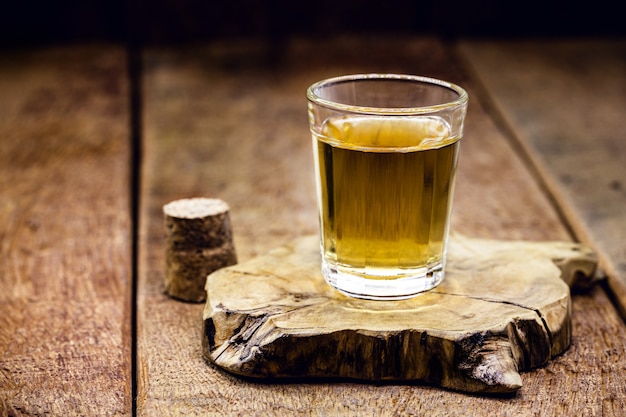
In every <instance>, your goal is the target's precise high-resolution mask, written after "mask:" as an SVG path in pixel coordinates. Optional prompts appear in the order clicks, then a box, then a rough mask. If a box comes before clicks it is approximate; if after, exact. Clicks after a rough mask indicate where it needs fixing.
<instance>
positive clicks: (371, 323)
mask: <svg viewBox="0 0 626 417" xmlns="http://www.w3.org/2000/svg"><path fill="white" fill-rule="evenodd" d="M321 262H322V261H321V255H320V250H319V237H318V236H317V235H313V236H310V237H303V238H299V239H296V240H294V241H292V242H289V243H288V244H286V245H283V246H281V247H280V248H275V249H273V250H271V251H269V252H268V253H267V254H264V255H261V256H259V257H257V258H254V259H251V260H249V261H248V262H244V263H241V264H238V265H236V266H232V267H228V268H224V269H222V270H219V271H216V272H214V273H212V274H210V275H209V276H208V278H207V283H206V291H207V294H208V301H207V303H206V306H205V309H204V314H203V319H204V327H203V337H202V345H203V350H204V357H205V358H206V359H207V360H208V361H210V362H211V363H213V364H215V365H217V366H218V367H220V368H222V369H224V370H226V371H228V372H232V373H234V374H236V375H241V376H245V377H251V378H261V379H267V380H274V379H291V381H292V382H293V381H297V380H300V381H306V380H308V379H313V378H326V379H335V380H341V379H353V380H364V381H376V382H380V381H400V382H402V381H405V382H407V381H411V382H421V383H427V384H430V385H433V386H440V387H445V388H449V389H454V390H458V391H465V392H474V393H511V392H514V391H517V390H518V389H519V388H521V387H522V380H521V377H520V374H519V372H521V371H528V370H531V369H534V368H537V367H541V366H544V365H545V364H546V363H548V361H549V360H550V359H552V358H553V357H555V356H557V355H560V354H561V353H563V352H564V351H565V350H566V349H567V348H568V347H569V345H570V341H571V300H570V288H569V286H568V283H570V284H573V283H574V281H578V280H580V281H585V284H586V285H588V282H589V281H592V280H593V278H594V272H595V270H596V264H597V259H596V256H595V254H594V253H593V252H592V251H591V250H590V249H589V248H588V247H586V246H584V245H581V244H576V243H570V242H527V241H503V240H487V239H471V238H467V237H464V236H460V235H458V234H455V235H453V236H452V238H451V239H450V244H449V251H448V262H447V264H446V277H445V279H444V280H443V282H442V283H441V284H440V285H439V286H437V287H436V288H434V289H433V290H431V291H428V292H425V293H423V294H419V295H418V296H416V297H414V298H411V299H408V300H402V301H386V302H380V301H370V300H359V299H354V298H349V297H346V296H345V295H343V294H341V293H340V292H339V291H336V290H334V289H333V288H331V287H330V286H329V285H328V284H327V283H326V282H325V281H324V278H323V276H322V272H321ZM246 287H248V288H252V289H253V290H252V291H246V290H245V288H246Z"/></svg>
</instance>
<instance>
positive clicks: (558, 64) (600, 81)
mask: <svg viewBox="0 0 626 417" xmlns="http://www.w3.org/2000/svg"><path fill="white" fill-rule="evenodd" d="M460 50H461V51H462V53H463V55H464V56H465V58H466V59H467V61H468V63H469V65H471V67H473V68H474V71H475V73H476V75H477V76H478V78H479V79H480V82H481V83H482V84H483V85H484V87H485V89H486V93H487V94H488V95H489V96H490V98H491V100H492V102H493V104H494V106H495V107H496V108H497V109H498V111H499V112H500V113H501V115H502V117H503V121H504V123H505V124H507V125H509V126H510V128H511V129H512V130H513V132H514V133H515V135H514V137H515V139H517V140H518V141H519V144H520V145H521V147H522V148H523V149H524V151H525V152H526V153H527V154H528V155H529V157H530V159H531V160H532V163H533V164H534V165H535V167H536V169H537V170H538V172H539V174H540V175H541V177H542V178H543V179H544V181H545V183H546V185H547V187H548V188H549V189H550V191H551V193H553V194H554V196H555V199H556V200H557V202H558V204H559V206H560V207H561V210H562V212H563V213H564V215H565V217H566V218H567V219H568V221H569V223H570V224H571V225H572V228H573V230H574V231H575V233H576V235H577V237H578V239H580V240H582V241H585V242H587V243H589V244H590V245H592V246H593V247H594V248H596V251H597V252H598V253H599V256H600V262H601V266H602V268H603V269H604V270H605V271H606V273H607V275H608V278H609V286H610V288H611V290H612V291H613V293H614V294H615V298H616V300H617V301H618V303H619V305H620V306H621V311H622V315H623V316H624V317H626V209H625V208H626V141H624V135H623V134H622V133H621V132H622V131H623V124H624V113H625V112H626V94H625V92H626V77H624V74H626V59H625V58H624V57H625V56H626V41H624V40H612V41H601V40H586V41H549V42H548V41H544V42H539V41H534V42H531V41H520V42H504V43H503V42H494V41H491V42H464V43H463V44H462V45H461V48H460Z"/></svg>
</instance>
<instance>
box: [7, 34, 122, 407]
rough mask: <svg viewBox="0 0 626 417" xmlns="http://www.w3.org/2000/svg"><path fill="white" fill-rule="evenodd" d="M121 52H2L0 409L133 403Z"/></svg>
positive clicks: (79, 49) (101, 49)
mask: <svg viewBox="0 0 626 417" xmlns="http://www.w3.org/2000/svg"><path fill="white" fill-rule="evenodd" d="M127 95H128V85H127V78H126V59H125V53H124V50H123V48H120V47H116V46H101V47H99V46H90V47H78V46H75V47H58V48H49V49H45V50H24V51H14V52H4V53H2V54H0V288H1V289H2V291H1V292H0V415H3V416H4V415H10V416H21V415H67V416H74V415H130V414H131V413H132V409H131V313H130V306H131V291H130V288H131V276H130V270H131V253H130V211H129V208H130V202H129V180H130V175H129V159H130V156H129V130H128V126H129V125H128V123H129V116H128V98H127Z"/></svg>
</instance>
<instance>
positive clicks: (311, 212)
mask: <svg viewBox="0 0 626 417" xmlns="http://www.w3.org/2000/svg"><path fill="white" fill-rule="evenodd" d="M144 68H145V73H144V84H143V87H144V95H143V101H144V115H143V124H144V140H145V142H144V165H143V173H142V178H143V182H142V196H141V201H142V207H141V225H140V226H141V227H140V242H139V243H140V248H139V249H140V257H139V265H138V267H139V287H138V292H139V293H138V301H137V303H138V304H137V307H138V335H137V343H138V346H137V347H138V368H139V375H138V377H139V379H138V401H137V414H138V415H139V416H150V415H180V414H182V413H187V414H191V415H290V416H306V415H363V416H367V415H380V414H382V413H383V412H384V413H386V414H388V415H410V414H415V415H420V414H426V413H428V414H429V415H435V416H436V415H442V416H443V415H445V416H467V415H468V414H476V415H516V416H536V415H539V414H541V415H543V416H561V415H594V414H595V415H600V414H601V413H602V412H603V410H605V411H607V410H619V409H620V408H621V409H624V408H626V394H625V391H624V387H623V386H622V384H619V383H616V381H620V380H624V379H625V378H626V369H625V367H624V365H623V364H624V359H625V358H624V340H626V329H625V328H624V324H623V323H622V322H621V320H620V318H619V316H618V315H617V314H616V312H615V310H614V309H613V308H612V307H611V304H610V302H609V301H608V299H607V297H606V295H605V293H604V292H603V291H602V290H601V289H599V288H595V289H594V290H592V291H591V293H590V294H589V295H576V296H575V297H573V303H572V309H573V322H572V326H573V338H572V345H571V347H570V349H568V350H567V351H566V352H565V353H564V354H563V355H561V356H559V357H557V358H556V359H555V360H554V361H552V362H550V363H549V364H548V365H547V366H546V367H545V368H542V369H541V370H537V371H532V372H528V373H523V374H522V380H523V383H524V387H523V388H522V389H521V390H520V391H519V392H518V393H517V395H516V396H515V397H513V398H483V397H475V396H467V395H465V394H461V393H455V392H449V391H445V390H441V389H438V388H430V387H424V386H416V385H411V384H384V385H369V384H358V383H350V382H341V383H322V382H320V383H304V384H272V383H268V384H259V383H254V382H250V381H246V380H243V379H239V378H236V377H233V376H231V375H228V374H225V373H224V372H221V371H219V370H217V369H212V368H211V367H207V366H206V364H205V362H204V360H203V359H202V347H201V344H200V343H199V340H200V337H201V327H202V306H199V305H193V304H188V303H180V302H176V301H174V300H170V299H168V297H167V296H166V295H165V294H164V288H163V274H164V262H165V260H164V257H163V256H164V255H163V253H164V237H163V224H162V218H161V216H162V212H161V207H162V205H163V204H165V203H167V202H168V201H171V200H174V199H177V198H184V197H193V196H205V197H218V198H221V199H223V200H225V201H226V202H228V204H229V205H230V207H231V212H230V213H231V219H232V225H233V232H234V240H235V246H236V247H237V253H238V258H239V261H240V262H245V261H246V260H249V259H251V258H253V257H254V256H256V255H258V254H261V253H264V252H266V251H267V250H269V249H270V248H273V247H277V246H280V245H282V244H284V243H286V242H288V241H290V240H292V239H294V238H296V237H298V236H302V235H308V234H312V233H313V234H314V233H316V232H317V213H316V211H317V210H316V202H315V191H314V179H313V161H312V155H311V153H312V151H311V143H310V140H311V139H310V136H309V132H308V121H307V118H306V100H305V98H304V94H305V89H306V87H307V86H308V85H309V84H310V83H312V82H314V81H317V80H319V79H321V78H324V77H328V76H332V75H338V74H347V73H354V72H369V71H390V72H406V73H414V74H423V75H430V76H435V77H439V78H444V79H448V80H450V81H453V82H457V83H459V84H460V85H463V86H464V87H466V88H467V89H468V91H469V94H470V106H469V112H468V119H467V124H466V129H465V138H464V139H463V143H462V146H461V155H460V162H459V170H458V176H457V187H456V191H455V206H454V208H453V220H452V222H453V230H456V231H458V232H461V233H463V234H464V235H467V236H470V237H489V238H498V239H527V240H537V241H541V240H568V238H569V234H568V231H567V228H566V227H564V226H563V225H562V224H561V222H560V219H559V216H558V214H557V213H556V212H555V211H554V210H553V207H552V205H551V202H550V201H549V199H548V198H546V197H545V195H544V194H543V193H542V188H541V187H540V186H539V185H537V183H536V182H535V178H534V177H533V175H532V174H531V173H529V172H528V171H527V169H526V166H525V164H524V162H523V161H522V160H521V159H520V158H519V157H518V156H517V155H516V153H515V149H514V148H513V147H512V146H511V145H510V143H509V142H508V141H507V140H506V139H505V137H504V135H503V133H502V132H501V131H500V130H499V129H498V126H497V125H496V124H495V123H494V121H493V119H491V118H490V116H489V114H488V113H487V112H486V110H485V108H484V107H483V106H482V103H481V101H480V100H479V98H478V95H477V94H475V86H474V85H473V84H472V82H471V81H470V79H469V77H467V76H466V75H465V74H464V73H463V72H462V70H461V68H460V67H459V66H458V65H457V64H456V63H455V61H454V60H453V55H451V51H450V50H449V49H448V48H447V47H446V46H445V45H443V44H441V43H439V42H438V41H437V40H435V39H429V38H409V39H407V38H379V39H371V38H362V39H359V38H337V39H329V40H327V41H319V42H315V41H307V40H298V39H296V40H293V41H291V42H289V43H286V44H284V45H282V47H281V48H272V47H270V46H268V45H265V44H263V43H260V44H259V43H255V42H245V41H241V42H226V41H221V42H215V43H210V44H201V45H195V46H193V47H181V46H179V47H177V48H161V49H151V50H148V51H147V52H146V53H145V56H144ZM249 290H250V291H253V288H250V289H249Z"/></svg>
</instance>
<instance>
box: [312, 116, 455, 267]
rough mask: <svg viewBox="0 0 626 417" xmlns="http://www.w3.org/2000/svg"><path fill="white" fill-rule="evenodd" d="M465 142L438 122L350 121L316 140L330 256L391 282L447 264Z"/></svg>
mask: <svg viewBox="0 0 626 417" xmlns="http://www.w3.org/2000/svg"><path fill="white" fill-rule="evenodd" d="M458 147H459V141H458V138H454V137H450V135H449V128H448V125H447V124H446V123H445V121H443V120H442V119H440V118H435V117H398V116H395V117H347V118H336V119H330V120H327V121H326V123H325V124H324V125H323V127H322V129H321V134H317V135H314V148H315V149H314V153H315V155H316V167H317V170H318V172H317V174H318V178H317V181H318V193H319V194H320V196H319V197H320V201H321V203H320V222H321V231H322V242H323V248H324V249H323V250H324V254H323V255H324V259H325V261H326V262H327V263H330V264H331V265H335V266H337V267H346V268H349V269H350V270H352V271H353V272H354V273H355V274H360V275H363V276H366V277H367V278H378V279H391V278H396V277H398V274H403V271H407V273H410V271H411V270H414V269H416V268H426V267H428V266H429V265H435V264H437V263H441V260H442V256H443V251H444V238H445V237H446V235H447V228H448V221H447V218H448V215H449V212H450V207H451V196H452V191H453V184H454V175H455V170H456V161H457V155H458Z"/></svg>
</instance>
